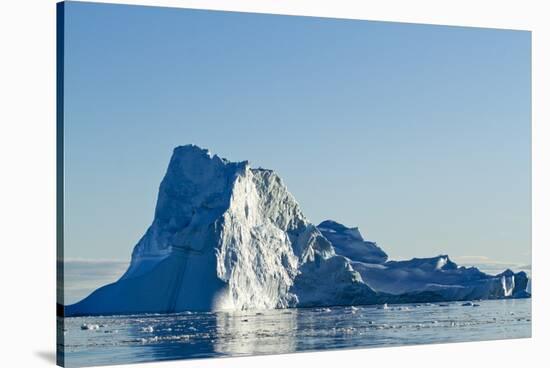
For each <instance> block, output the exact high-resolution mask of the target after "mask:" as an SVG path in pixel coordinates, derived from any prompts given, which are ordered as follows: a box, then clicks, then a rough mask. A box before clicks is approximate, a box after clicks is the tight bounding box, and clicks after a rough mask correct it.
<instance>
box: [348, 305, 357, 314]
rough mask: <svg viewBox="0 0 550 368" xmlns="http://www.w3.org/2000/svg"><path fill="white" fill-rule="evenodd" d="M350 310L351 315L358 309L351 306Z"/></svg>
mask: <svg viewBox="0 0 550 368" xmlns="http://www.w3.org/2000/svg"><path fill="white" fill-rule="evenodd" d="M350 309H351V313H352V314H355V313H356V312H357V311H358V310H359V308H357V307H354V306H353V305H352V306H351V308H350Z"/></svg>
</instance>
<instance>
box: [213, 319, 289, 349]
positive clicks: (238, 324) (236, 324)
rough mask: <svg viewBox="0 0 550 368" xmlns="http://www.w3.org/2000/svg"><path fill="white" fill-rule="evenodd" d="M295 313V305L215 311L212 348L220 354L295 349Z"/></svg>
mask: <svg viewBox="0 0 550 368" xmlns="http://www.w3.org/2000/svg"><path fill="white" fill-rule="evenodd" d="M297 314H298V311H297V310H296V309H293V310H286V311H280V310H274V311H262V312H252V313H219V314H217V315H216V327H217V328H216V340H215V344H214V351H215V352H217V353H221V354H223V355H252V354H273V353H289V352H293V351H296V342H295V340H296V327H297V322H296V318H297Z"/></svg>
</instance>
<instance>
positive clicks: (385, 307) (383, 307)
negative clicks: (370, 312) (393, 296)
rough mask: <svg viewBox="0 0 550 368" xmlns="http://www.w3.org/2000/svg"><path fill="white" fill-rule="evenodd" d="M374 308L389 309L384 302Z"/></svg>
mask: <svg viewBox="0 0 550 368" xmlns="http://www.w3.org/2000/svg"><path fill="white" fill-rule="evenodd" d="M376 309H389V307H388V303H384V305H381V306H379V307H377V308H376Z"/></svg>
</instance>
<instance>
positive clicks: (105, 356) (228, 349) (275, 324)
mask: <svg viewBox="0 0 550 368" xmlns="http://www.w3.org/2000/svg"><path fill="white" fill-rule="evenodd" d="M463 304H464V303H463V302H451V303H438V304H430V303H423V304H406V305H389V306H387V308H384V306H356V307H330V308H313V309H286V310H269V311H246V312H237V313H224V312H217V313H203V312H201V313H191V312H189V313H177V314H164V315H159V314H148V315H131V316H109V317H74V318H65V319H64V322H65V326H64V327H65V330H64V332H63V333H64V337H65V345H64V346H61V347H59V348H60V349H62V350H63V351H64V352H65V364H66V366H91V365H106V364H123V363H131V362H147V361H156V360H171V359H194V358H207V357H222V356H242V355H255V354H279V353H292V352H299V351H312V350H322V349H348V348H361V347H362V348H367V347H369V348H370V347H385V346H399V345H415V344H432V343H446V342H462V341H479V340H495V339H511V338H526V337H530V336H531V300H530V299H516V300H489V301H476V302H473V304H474V305H463ZM84 325H87V326H89V327H88V329H83V326H84ZM84 328H86V327H84Z"/></svg>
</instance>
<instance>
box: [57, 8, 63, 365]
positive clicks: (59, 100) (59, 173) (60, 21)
mask: <svg viewBox="0 0 550 368" xmlns="http://www.w3.org/2000/svg"><path fill="white" fill-rule="evenodd" d="M56 6H57V9H56V10H57V16H56V17H57V19H56V24H57V26H56V27H57V30H56V32H57V35H56V43H57V51H56V53H57V55H56V57H57V79H56V84H57V96H56V99H57V106H56V120H57V123H56V125H57V127H56V129H57V134H56V136H57V144H56V151H57V152H56V156H57V157H56V168H57V169H56V170H57V172H56V182H57V184H56V212H57V217H56V233H57V257H56V263H57V305H56V311H57V312H56V314H57V316H56V320H57V354H56V356H57V364H58V365H60V366H64V365H65V353H64V346H65V336H64V329H65V321H64V305H65V301H64V279H63V262H64V258H63V254H64V252H63V244H64V241H63V240H64V231H63V230H64V213H63V207H64V189H65V188H64V185H63V184H64V178H63V172H64V165H63V154H64V150H63V144H64V139H63V138H64V133H63V115H64V114H63V109H64V104H63V98H64V93H63V92H64V91H63V82H64V67H65V65H64V56H65V55H64V54H65V4H64V3H58V4H57V5H56Z"/></svg>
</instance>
